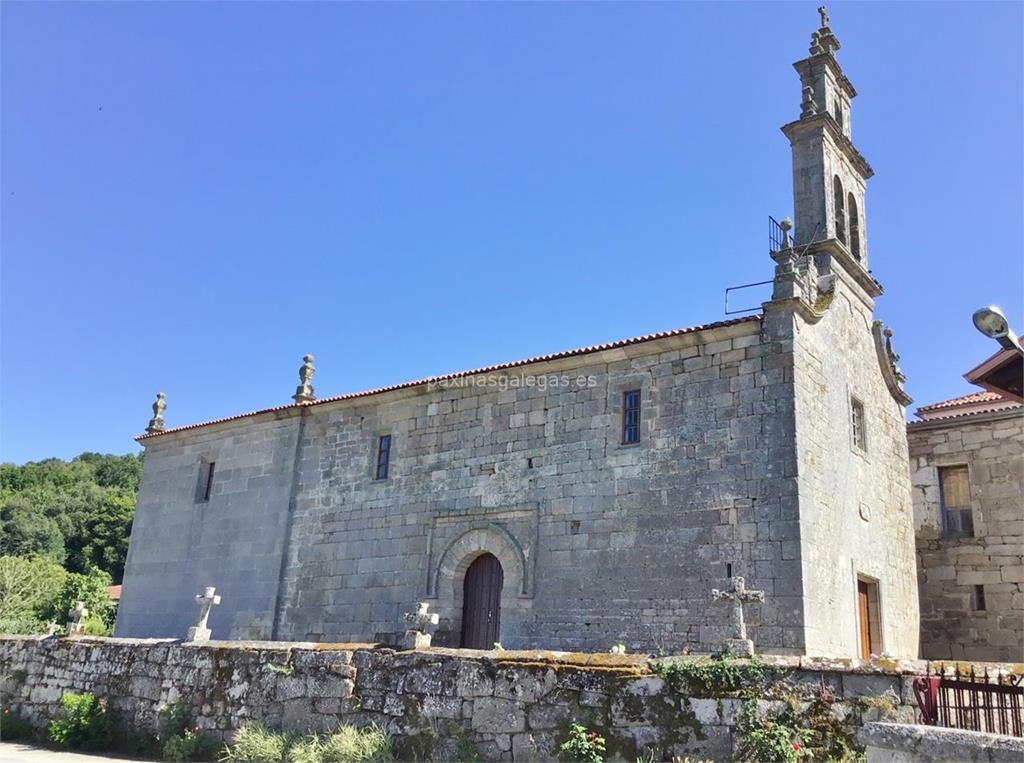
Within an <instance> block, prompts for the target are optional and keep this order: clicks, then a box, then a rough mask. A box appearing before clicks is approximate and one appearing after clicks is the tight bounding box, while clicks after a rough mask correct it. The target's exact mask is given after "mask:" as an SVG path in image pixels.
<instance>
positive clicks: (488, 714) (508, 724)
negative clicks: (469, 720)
mask: <svg viewBox="0 0 1024 763" xmlns="http://www.w3.org/2000/svg"><path fill="white" fill-rule="evenodd" d="M473 730H474V731H480V732H487V733H491V734H495V733H501V734H515V733H517V732H521V731H525V730H526V712H525V711H524V709H523V706H522V705H520V704H519V703H518V702H513V701H511V700H507V699H488V698H480V699H477V700H475V701H474V702H473Z"/></svg>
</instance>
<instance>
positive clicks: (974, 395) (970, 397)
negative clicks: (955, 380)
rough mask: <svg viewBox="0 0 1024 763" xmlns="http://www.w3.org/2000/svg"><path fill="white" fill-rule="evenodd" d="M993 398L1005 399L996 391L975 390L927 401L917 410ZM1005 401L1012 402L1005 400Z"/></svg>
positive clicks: (978, 401) (947, 406)
mask: <svg viewBox="0 0 1024 763" xmlns="http://www.w3.org/2000/svg"><path fill="white" fill-rule="evenodd" d="M990 400H991V401H995V400H1007V399H1006V398H1005V397H1003V396H1002V395H1000V394H999V393H998V392H991V391H989V390H979V391H977V392H970V393H968V394H966V395H960V396H959V397H951V398H949V399H948V400H940V401H939V402H937V403H929V404H928V405H922V406H921V407H920V408H918V409H917V410H919V411H932V410H935V409H936V408H949V407H952V406H955V405H963V404H964V403H981V402H988V401H990ZM1007 402H1013V401H1012V400H1007Z"/></svg>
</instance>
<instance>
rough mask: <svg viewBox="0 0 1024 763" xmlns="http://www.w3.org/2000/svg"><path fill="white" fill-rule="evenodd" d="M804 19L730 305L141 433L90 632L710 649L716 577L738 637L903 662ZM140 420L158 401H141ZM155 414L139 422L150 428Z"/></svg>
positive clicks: (882, 491) (715, 637)
mask: <svg viewBox="0 0 1024 763" xmlns="http://www.w3.org/2000/svg"><path fill="white" fill-rule="evenodd" d="M838 47H839V43H838V41H837V40H836V38H835V36H834V35H833V33H832V31H831V29H830V28H829V26H828V23H827V19H826V18H823V22H822V27H821V28H820V29H819V30H818V31H816V32H815V33H814V35H813V38H812V45H811V52H810V55H809V56H808V57H807V58H805V59H803V60H801V61H799V62H797V63H796V64H795V68H796V70H797V72H798V73H799V75H800V81H801V86H802V91H803V101H802V110H801V114H800V117H799V119H797V120H795V121H793V122H792V123H790V124H788V125H786V126H784V127H783V132H784V133H785V134H786V136H787V137H788V138H789V140H790V143H791V146H792V151H793V181H794V207H795V208H794V217H795V219H796V225H795V233H794V235H793V237H792V238H791V235H790V230H791V228H792V224H791V223H789V222H788V221H784V224H783V226H782V227H780V228H778V229H777V235H776V237H775V238H774V239H773V244H772V246H771V252H770V255H771V257H772V259H773V261H774V263H773V265H772V267H773V270H774V284H773V295H772V299H771V300H770V301H768V302H767V303H765V304H764V306H763V311H762V313H761V314H759V315H754V316H749V317H745V318H740V319H737V320H730V321H723V322H719V323H713V324H709V325H705V326H696V327H693V328H687V329H679V330H675V331H666V332H663V333H660V334H654V335H650V336H643V337H638V338H635V339H629V340H623V341H618V342H611V343H609V344H605V345H600V346H596V347H588V348H583V349H579V350H573V351H568V352H563V353H558V354H555V355H549V356H544V357H540V358H533V359H529V360H524V361H519V362H514V363H509V364H504V365H499V366H494V367H492V368H487V369H477V370H473V371H468V372H463V373H458V374H452V375H450V376H447V377H439V378H434V379H427V380H421V381H415V382H410V383H406V384H401V385H397V386H394V387H388V388H383V389H378V390H370V391H366V392H360V393H353V394H348V395H341V396H338V397H331V398H322V399H316V398H315V397H313V393H312V386H311V372H312V369H311V365H310V364H307V366H305V367H304V369H305V370H304V372H303V377H302V378H303V385H302V387H300V389H299V391H298V392H297V393H296V396H295V400H296V402H295V403H294V404H291V405H284V406H280V407H277V408H270V409H266V410H263V411H258V412H254V413H250V414H243V415H240V416H234V417H230V418H226V419H222V420H218V421H213V422H208V423H205V424H198V425H192V426H185V427H179V428H173V429H168V428H164V427H163V425H162V421H160V422H158V423H157V424H156V425H155V426H152V427H151V431H150V432H148V433H147V434H146V435H143V436H141V437H140V438H138V439H139V441H140V442H141V443H142V444H143V445H144V447H145V450H146V458H145V466H144V469H143V475H142V482H141V486H140V489H139V501H138V508H137V512H136V517H135V522H134V526H133V530H132V538H131V545H130V549H129V553H128V561H127V566H126V572H125V581H124V588H123V593H122V600H121V605H120V611H119V614H118V622H117V626H116V631H115V632H116V634H117V635H119V636H140V637H142V636H153V637H155V636H163V637H181V636H183V635H184V633H185V631H186V630H187V628H188V627H189V626H190V625H194V620H195V615H196V607H195V603H194V596H195V594H197V593H199V592H201V591H202V590H203V589H204V588H205V587H207V586H216V589H217V593H218V594H220V595H221V596H222V603H221V604H220V606H217V607H215V608H214V609H213V612H212V614H211V616H210V620H209V626H210V628H211V629H212V631H213V637H214V638H244V639H280V640H314V641H334V642H337V641H353V640H358V641H367V640H371V641H389V642H390V641H393V640H394V639H395V637H396V636H397V635H398V634H399V633H400V632H401V631H402V630H403V628H402V625H401V622H402V615H403V613H405V612H411V611H413V609H414V607H415V605H416V603H417V602H419V601H425V602H428V603H429V605H430V610H431V611H432V612H437V613H438V614H439V615H440V624H439V626H438V631H437V634H436V636H435V643H436V644H442V645H452V646H465V647H473V648H490V647H491V646H492V645H493V644H494V643H495V642H500V643H501V644H502V645H503V646H504V647H505V648H547V649H576V650H599V651H607V650H608V649H609V647H610V646H612V645H614V644H618V643H624V644H625V645H626V646H627V647H628V648H630V649H631V650H649V651H657V650H660V651H664V652H669V653H671V652H679V651H681V650H682V649H683V648H684V647H688V648H689V649H690V650H691V651H694V652H697V651H714V650H717V649H719V648H720V647H721V645H722V643H723V641H724V640H725V639H726V638H728V637H729V636H730V635H731V630H730V627H729V619H730V612H729V607H728V606H727V605H725V604H724V603H720V602H714V601H712V598H711V595H710V594H711V590H712V589H715V588H718V589H722V588H727V587H728V579H729V578H730V577H733V576H743V577H744V578H745V580H746V584H747V587H748V588H750V589H756V590H760V591H763V592H764V601H763V603H754V604H750V605H748V606H747V617H748V629H749V632H750V635H751V637H752V638H753V639H754V641H755V642H756V644H757V648H758V649H759V650H761V651H765V652H771V653H780V654H808V655H826V656H843V657H857V656H864V657H866V656H869V655H870V654H882V653H888V654H890V655H893V656H898V657H915V656H917V651H918V605H917V579H916V565H915V552H914V526H913V514H912V509H911V494H910V482H909V475H908V471H907V463H908V461H907V458H908V457H907V440H906V429H905V422H904V406H905V405H906V404H907V403H909V398H907V397H906V395H905V393H904V392H903V390H902V386H901V384H902V376H901V374H900V373H899V369H898V367H897V366H896V356H895V354H894V353H893V352H892V347H891V344H890V341H889V338H888V337H887V336H886V332H883V330H882V327H881V325H880V324H879V323H878V322H877V321H875V320H874V317H873V309H874V300H875V299H876V298H877V297H878V296H880V295H881V292H882V289H881V287H880V286H879V284H878V283H877V282H876V281H875V280H874V279H873V278H872V276H871V275H870V273H869V271H868V270H867V265H868V237H867V221H866V215H865V187H866V182H867V180H868V178H869V177H870V176H871V168H870V167H869V166H868V164H867V162H866V161H865V160H864V158H863V157H862V156H861V155H860V153H859V152H858V151H857V149H856V148H855V147H854V145H853V143H852V141H851V137H850V103H851V99H852V98H853V97H854V95H855V94H856V93H855V91H854V89H853V86H852V85H851V84H850V82H849V80H848V79H847V78H846V77H845V75H844V74H843V72H842V70H841V68H840V67H839V64H838V62H837V60H836V58H835V52H836V50H837V49H838ZM158 418H159V417H158ZM155 421H156V419H155Z"/></svg>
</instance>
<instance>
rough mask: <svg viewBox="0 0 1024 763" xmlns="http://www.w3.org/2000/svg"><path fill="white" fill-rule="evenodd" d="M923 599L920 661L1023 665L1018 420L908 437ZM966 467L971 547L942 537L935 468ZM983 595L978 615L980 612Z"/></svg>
mask: <svg viewBox="0 0 1024 763" xmlns="http://www.w3.org/2000/svg"><path fill="white" fill-rule="evenodd" d="M908 436H909V442H910V459H911V461H910V463H911V479H912V482H913V495H914V521H915V526H916V533H917V558H918V565H919V586H920V596H921V654H922V656H924V657H927V658H933V659H963V660H1022V659H1024V508H1022V507H1024V414H1022V412H1021V410H1020V409H1016V410H1009V411H1000V412H997V413H990V414H978V415H971V416H968V417H963V418H958V419H948V420H941V419H940V420H934V421H922V422H915V423H913V424H911V425H910V426H909V427H908ZM942 466H967V468H968V474H969V479H970V486H971V514H972V517H973V525H974V533H973V535H972V536H971V537H966V538H957V537H944V536H943V530H942V517H941V500H940V493H939V471H938V470H939V467H942ZM977 586H981V590H982V591H983V592H984V606H985V608H984V609H983V610H982V609H978V608H977V602H976V601H975V589H976V587H977Z"/></svg>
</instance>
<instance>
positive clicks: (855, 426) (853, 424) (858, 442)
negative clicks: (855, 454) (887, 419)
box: [850, 397, 868, 451]
mask: <svg viewBox="0 0 1024 763" xmlns="http://www.w3.org/2000/svg"><path fill="white" fill-rule="evenodd" d="M850 430H851V432H852V435H853V447H855V448H856V449H857V450H862V451H866V450H867V449H868V433H867V428H866V424H865V422H864V403H862V402H861V401H860V400H858V399H857V398H855V397H853V398H850Z"/></svg>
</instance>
